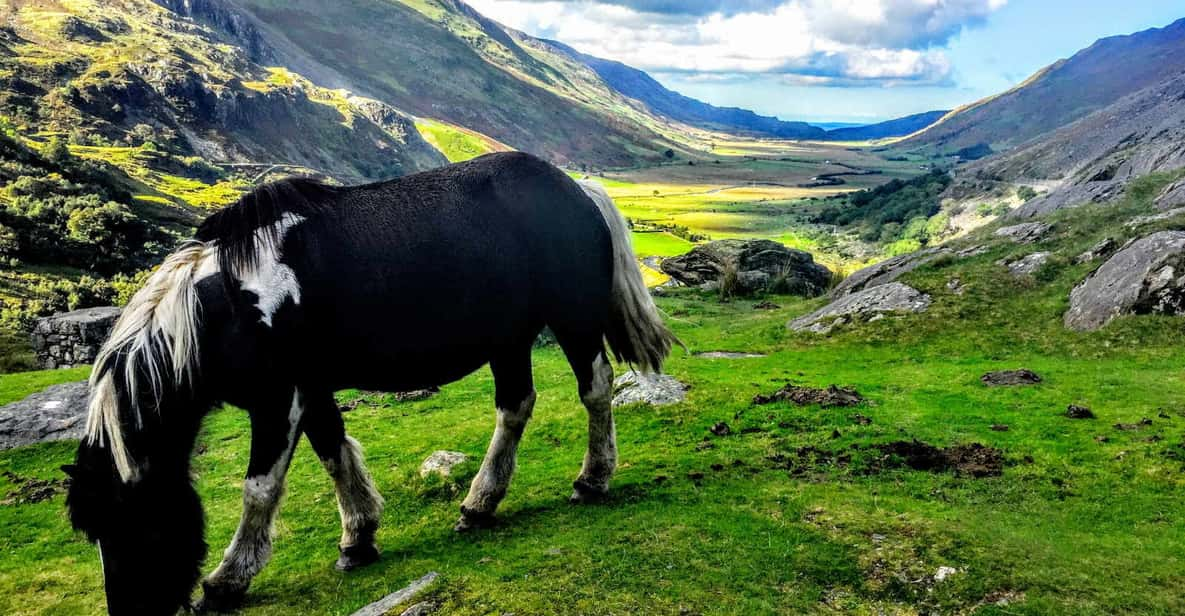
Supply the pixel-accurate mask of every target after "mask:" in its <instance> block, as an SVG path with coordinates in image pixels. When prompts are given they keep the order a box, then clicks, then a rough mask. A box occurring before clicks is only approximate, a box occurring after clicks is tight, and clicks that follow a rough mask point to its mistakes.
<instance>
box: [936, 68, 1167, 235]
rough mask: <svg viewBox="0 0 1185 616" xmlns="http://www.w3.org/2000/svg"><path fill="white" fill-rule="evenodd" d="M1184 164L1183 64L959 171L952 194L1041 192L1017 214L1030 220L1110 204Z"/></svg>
mask: <svg viewBox="0 0 1185 616" xmlns="http://www.w3.org/2000/svg"><path fill="white" fill-rule="evenodd" d="M1182 167H1185V67H1179V73H1178V74H1177V75H1175V76H1173V77H1171V78H1169V79H1167V80H1165V81H1164V82H1162V83H1160V84H1157V85H1155V86H1153V87H1150V88H1146V89H1144V90H1141V91H1139V92H1136V93H1133V94H1131V95H1129V96H1126V97H1124V98H1122V99H1120V100H1119V101H1118V102H1116V103H1114V104H1112V105H1109V106H1107V107H1105V108H1103V109H1100V110H1099V111H1096V112H1095V113H1092V114H1090V115H1088V116H1086V117H1085V118H1082V119H1080V120H1078V121H1076V122H1073V123H1071V124H1069V125H1067V126H1064V127H1062V128H1060V129H1057V130H1055V131H1053V132H1051V133H1049V134H1046V135H1043V136H1041V137H1039V138H1037V139H1035V140H1033V141H1031V142H1029V143H1028V144H1025V145H1024V146H1021V147H1018V148H1016V149H1014V150H1011V151H1009V152H1005V153H1002V154H998V155H996V156H992V157H989V158H986V159H984V160H981V161H977V162H975V163H973V164H971V165H969V166H968V167H967V168H965V169H963V170H961V171H960V173H959V177H960V181H959V182H958V183H957V184H956V185H955V186H954V187H952V191H953V193H954V194H956V195H959V194H972V195H974V194H984V193H987V194H990V193H992V192H999V191H1001V190H1011V187H1012V186H1016V185H1026V186H1033V187H1037V188H1039V189H1040V190H1041V192H1042V194H1041V195H1040V196H1037V197H1036V198H1033V199H1030V200H1028V202H1027V203H1024V204H1023V205H1022V206H1020V207H1019V208H1018V209H1016V210H1015V211H1014V212H1013V213H1012V215H1013V216H1014V217H1031V216H1035V215H1038V214H1044V213H1048V212H1051V211H1053V210H1057V209H1061V208H1065V207H1076V206H1079V205H1083V204H1086V203H1092V202H1105V201H1111V200H1113V199H1115V198H1116V197H1118V196H1119V195H1121V194H1122V193H1123V192H1124V190H1125V189H1126V187H1127V185H1128V184H1129V183H1130V182H1131V181H1132V180H1135V179H1137V178H1139V177H1142V176H1145V175H1147V174H1150V173H1155V172H1163V171H1173V170H1176V169H1180V168H1182Z"/></svg>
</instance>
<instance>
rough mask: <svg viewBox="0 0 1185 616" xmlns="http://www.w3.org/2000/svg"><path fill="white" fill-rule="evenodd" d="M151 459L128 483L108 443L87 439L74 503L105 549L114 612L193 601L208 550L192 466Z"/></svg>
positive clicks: (77, 524) (76, 521)
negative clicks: (161, 463)
mask: <svg viewBox="0 0 1185 616" xmlns="http://www.w3.org/2000/svg"><path fill="white" fill-rule="evenodd" d="M153 463H154V461H153V460H152V459H151V458H149V459H147V460H146V464H145V465H144V466H143V467H142V469H141V472H140V473H139V476H138V478H137V479H135V480H133V481H131V482H125V481H123V479H122V478H121V477H120V474H119V472H118V470H117V469H116V468H115V465H114V464H113V462H112V457H111V454H110V450H109V449H108V448H107V447H106V446H105V445H99V444H89V443H87V442H85V441H84V442H83V443H82V445H81V446H80V447H79V450H78V458H77V461H76V463H75V464H73V465H69V466H65V467H63V468H62V470H64V471H65V472H66V473H67V474H68V475H70V476H71V479H72V480H71V482H70V490H69V493H68V495H67V499H66V503H67V506H68V507H69V510H70V521H71V523H72V524H73V525H74V528H75V529H77V530H80V531H83V532H84V533H85V534H86V536H87V538H88V539H90V541H92V542H93V543H94V544H95V545H96V546H97V547H98V549H99V558H100V560H101V561H102V566H103V585H104V587H105V590H106V594H107V611H108V612H109V613H110V614H113V615H117V616H118V615H123V614H144V615H154V614H170V615H171V614H174V613H176V612H177V610H178V609H179V608H182V607H184V606H187V605H188V604H189V598H190V593H191V592H192V591H193V588H194V585H195V584H196V583H197V580H198V577H199V576H200V567H201V563H202V560H203V559H204V558H205V555H206V543H205V540H204V539H203V530H204V524H203V517H202V507H201V502H200V501H199V499H198V495H197V492H196V491H195V490H194V489H193V486H192V485H191V483H190V481H189V477H188V475H187V470H185V469H180V475H178V472H177V470H176V469H171V468H168V467H172V466H174V465H173V464H171V463H167V464H165V465H164V466H165V467H166V468H160V469H157V468H153V467H152V465H153Z"/></svg>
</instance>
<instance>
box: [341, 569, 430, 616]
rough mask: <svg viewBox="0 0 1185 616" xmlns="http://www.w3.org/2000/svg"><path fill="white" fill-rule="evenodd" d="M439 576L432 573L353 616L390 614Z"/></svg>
mask: <svg viewBox="0 0 1185 616" xmlns="http://www.w3.org/2000/svg"><path fill="white" fill-rule="evenodd" d="M439 575H440V574H438V573H436V572H435V571H432V572H430V573H428V574H427V575H425V576H424V577H422V578H420V579H418V580H416V581H414V582H412V583H411V584H408V585H407V586H406V587H404V588H401V589H399V590H397V591H395V592H393V593H391V594H389V595H387V596H385V597H383V598H382V599H379V600H378V601H375V602H374V603H371V604H370V605H367V606H366V607H364V608H362V609H360V610H358V611H357V612H354V613H353V614H352V615H351V616H383V615H384V614H386V613H387V612H390V611H391V610H392V609H393V608H394V607H395V606H397V605H400V604H403V603H407V602H408V601H409V600H411V598H412V597H415V596H416V595H417V594H419V593H420V592H422V591H423V590H424V589H425V588H427V587H428V586H430V585H431V584H432V582H435V581H436V578H437V577H439Z"/></svg>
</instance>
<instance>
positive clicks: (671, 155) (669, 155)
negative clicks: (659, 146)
mask: <svg viewBox="0 0 1185 616" xmlns="http://www.w3.org/2000/svg"><path fill="white" fill-rule="evenodd" d="M662 155H663V156H666V157H667V158H674V157H675V151H674V150H672V149H670V148H667V151H666V152H663V153H662Z"/></svg>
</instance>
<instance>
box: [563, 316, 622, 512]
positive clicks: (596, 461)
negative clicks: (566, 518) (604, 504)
mask: <svg viewBox="0 0 1185 616" xmlns="http://www.w3.org/2000/svg"><path fill="white" fill-rule="evenodd" d="M556 336H557V338H558V339H559V343H560V346H561V347H562V348H563V349H564V354H565V355H566V356H567V357H568V363H569V364H570V365H571V366H572V371H573V372H574V373H575V374H576V383H577V387H578V388H579V391H580V401H581V402H582V403H584V408H585V410H587V411H588V450H587V451H586V452H585V454H584V464H583V466H582V467H581V469H580V476H578V477H577V478H576V481H574V482H573V483H572V487H573V488H574V491H573V492H572V497H571V499H570V500H571V501H572V502H574V503H586V502H592V501H597V500H600V499H603V498H604V497H605V496H606V495H608V493H609V479H610V478H611V477H612V476H613V471H614V470H615V469H616V468H617V433H616V429H615V427H614V425H613V404H612V399H613V365H612V364H610V363H609V359H608V358H607V357H606V356H605V348H604V344H603V343H602V342H601V337H600V336H593V335H588V336H571V335H568V336H565V335H564V334H563V333H561V332H558V331H557V332H556Z"/></svg>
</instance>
